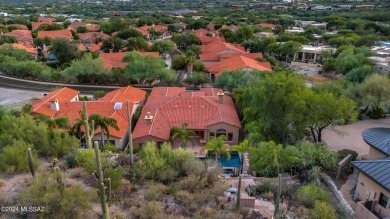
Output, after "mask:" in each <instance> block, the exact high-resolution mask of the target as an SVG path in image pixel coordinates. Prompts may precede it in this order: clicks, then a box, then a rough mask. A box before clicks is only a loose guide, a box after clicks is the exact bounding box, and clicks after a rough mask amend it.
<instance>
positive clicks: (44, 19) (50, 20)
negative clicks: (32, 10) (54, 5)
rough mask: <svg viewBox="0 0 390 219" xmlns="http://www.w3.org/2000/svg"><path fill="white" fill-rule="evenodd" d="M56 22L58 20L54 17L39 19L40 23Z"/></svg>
mask: <svg viewBox="0 0 390 219" xmlns="http://www.w3.org/2000/svg"><path fill="white" fill-rule="evenodd" d="M55 20H56V19H55V18H54V17H39V18H38V21H39V22H47V23H51V22H54V21H55Z"/></svg>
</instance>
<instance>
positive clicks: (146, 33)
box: [135, 28, 149, 36]
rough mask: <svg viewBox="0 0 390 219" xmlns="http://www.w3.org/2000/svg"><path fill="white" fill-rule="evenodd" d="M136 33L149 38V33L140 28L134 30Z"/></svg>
mask: <svg viewBox="0 0 390 219" xmlns="http://www.w3.org/2000/svg"><path fill="white" fill-rule="evenodd" d="M135 29H136V30H137V31H138V32H140V33H141V34H142V35H143V36H149V31H147V30H143V29H140V28H135Z"/></svg>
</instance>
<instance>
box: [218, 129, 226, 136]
mask: <svg viewBox="0 0 390 219" xmlns="http://www.w3.org/2000/svg"><path fill="white" fill-rule="evenodd" d="M221 135H224V136H225V137H226V130H225V129H218V130H217V137H219V136H221Z"/></svg>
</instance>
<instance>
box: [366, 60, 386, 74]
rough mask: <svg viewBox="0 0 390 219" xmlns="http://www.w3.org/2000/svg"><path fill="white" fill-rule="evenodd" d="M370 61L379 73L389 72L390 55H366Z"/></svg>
mask: <svg viewBox="0 0 390 219" xmlns="http://www.w3.org/2000/svg"><path fill="white" fill-rule="evenodd" d="M368 59H370V60H371V61H372V65H373V66H374V67H375V68H376V70H377V71H378V72H379V73H381V74H389V72H390V57H386V58H383V57H379V56H371V57H368Z"/></svg>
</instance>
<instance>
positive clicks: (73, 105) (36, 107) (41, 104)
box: [32, 86, 146, 149]
mask: <svg viewBox="0 0 390 219" xmlns="http://www.w3.org/2000/svg"><path fill="white" fill-rule="evenodd" d="M79 93H80V92H79V91H76V90H73V89H70V88H66V87H64V88H60V89H57V90H54V91H52V92H50V93H48V94H47V95H46V96H44V97H42V98H41V99H39V100H33V101H32V111H33V114H42V115H46V116H49V117H50V118H53V119H54V118H59V117H69V120H70V121H69V125H70V126H72V125H74V123H75V122H76V120H77V119H78V118H80V114H79V112H80V111H81V110H82V109H83V103H82V101H79ZM145 94H146V92H145V91H143V90H140V89H138V88H133V87H130V86H128V87H123V88H120V89H118V90H114V91H112V92H109V93H107V94H106V95H105V96H104V97H102V98H100V99H98V100H96V101H86V107H87V116H89V115H91V114H94V113H97V114H100V115H101V116H105V117H110V118H114V119H116V120H117V123H118V126H119V130H118V131H117V130H115V129H113V128H110V143H111V144H113V145H115V146H116V148H118V149H123V148H124V147H126V145H127V141H128V136H127V129H128V123H127V109H126V101H129V107H130V112H131V115H132V114H133V113H134V112H135V110H136V109H137V107H138V106H139V105H140V104H142V103H143V102H144V99H145ZM104 136H105V134H104ZM94 140H97V141H101V129H100V128H97V129H96V130H95V133H94ZM105 140H107V136H105Z"/></svg>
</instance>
